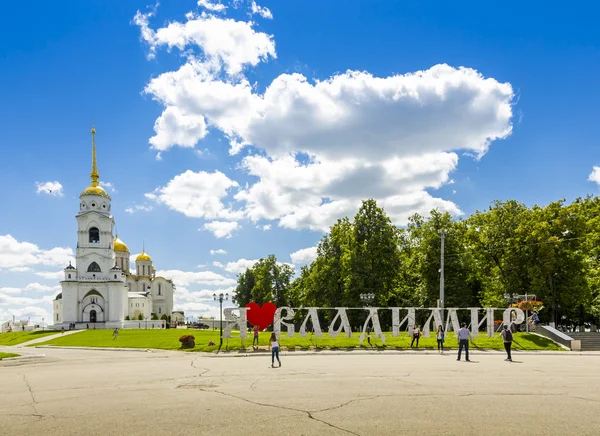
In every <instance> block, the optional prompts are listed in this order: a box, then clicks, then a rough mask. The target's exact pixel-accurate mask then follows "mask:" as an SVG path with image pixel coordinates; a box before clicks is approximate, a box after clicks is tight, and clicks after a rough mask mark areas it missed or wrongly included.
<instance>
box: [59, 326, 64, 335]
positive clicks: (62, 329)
mask: <svg viewBox="0 0 600 436" xmlns="http://www.w3.org/2000/svg"><path fill="white" fill-rule="evenodd" d="M60 334H61V335H64V334H65V326H62V327H61V328H60Z"/></svg>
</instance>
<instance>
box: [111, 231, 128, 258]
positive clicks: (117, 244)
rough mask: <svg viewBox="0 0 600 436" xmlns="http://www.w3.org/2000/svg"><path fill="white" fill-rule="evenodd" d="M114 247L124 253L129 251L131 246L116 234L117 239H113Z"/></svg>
mask: <svg viewBox="0 0 600 436" xmlns="http://www.w3.org/2000/svg"><path fill="white" fill-rule="evenodd" d="M113 248H114V250H115V251H120V252H122V253H129V247H128V246H127V244H126V243H125V242H123V241H121V240H120V239H119V234H118V233H117V235H116V236H115V240H114V241H113Z"/></svg>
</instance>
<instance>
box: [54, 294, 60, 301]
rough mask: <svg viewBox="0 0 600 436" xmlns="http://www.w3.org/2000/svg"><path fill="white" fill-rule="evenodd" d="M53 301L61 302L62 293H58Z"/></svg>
mask: <svg viewBox="0 0 600 436" xmlns="http://www.w3.org/2000/svg"><path fill="white" fill-rule="evenodd" d="M54 300H62V292H59V294H58V295H57V296H56V298H55V299H54Z"/></svg>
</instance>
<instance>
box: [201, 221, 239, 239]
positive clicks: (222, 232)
mask: <svg viewBox="0 0 600 436" xmlns="http://www.w3.org/2000/svg"><path fill="white" fill-rule="evenodd" d="M239 227H240V225H239V224H238V223H237V222H236V221H211V222H209V223H206V224H204V226H203V227H202V228H203V229H204V230H208V231H209V232H212V234H213V235H215V237H216V238H227V239H229V238H231V236H232V235H231V233H232V232H233V231H235V230H237V229H238V228H239Z"/></svg>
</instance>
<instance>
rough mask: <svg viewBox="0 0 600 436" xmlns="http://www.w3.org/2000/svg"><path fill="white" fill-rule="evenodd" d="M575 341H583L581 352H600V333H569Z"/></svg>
mask: <svg viewBox="0 0 600 436" xmlns="http://www.w3.org/2000/svg"><path fill="white" fill-rule="evenodd" d="M567 334H568V335H569V336H571V337H572V338H573V339H575V340H578V341H581V351H600V332H595V333H592V332H587V333H577V332H569V333H567Z"/></svg>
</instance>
